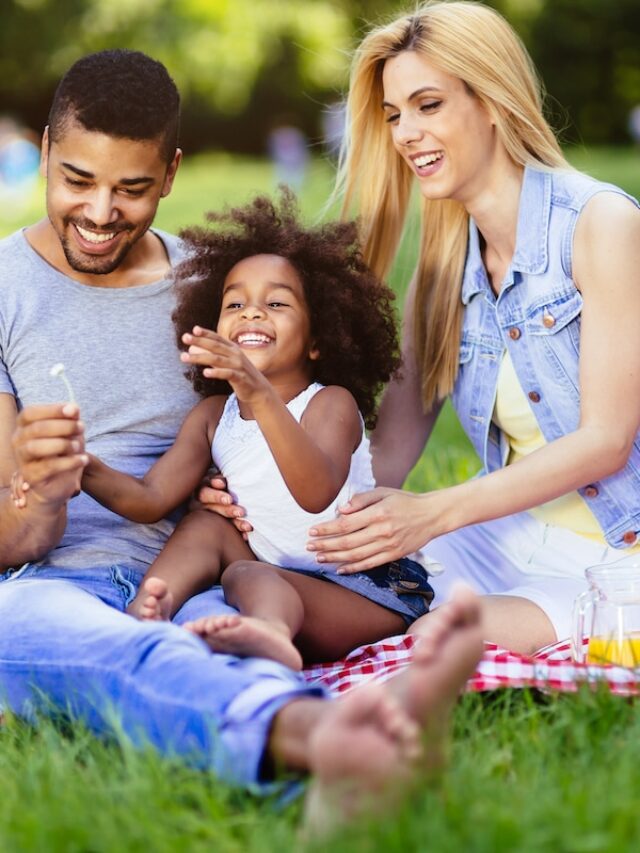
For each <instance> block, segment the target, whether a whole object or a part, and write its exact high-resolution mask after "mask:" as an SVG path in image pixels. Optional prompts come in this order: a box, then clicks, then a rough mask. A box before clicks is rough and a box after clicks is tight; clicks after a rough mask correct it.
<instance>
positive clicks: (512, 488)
mask: <svg viewBox="0 0 640 853" xmlns="http://www.w3.org/2000/svg"><path fill="white" fill-rule="evenodd" d="M574 276H575V280H576V285H577V286H578V288H579V289H580V291H581V292H582V296H583V300H584V301H583V310H582V327H581V342H580V397H581V411H580V423H579V426H578V428H577V429H576V430H575V431H574V432H572V433H569V434H568V435H566V436H563V437H562V438H560V439H557V440H556V441H553V442H551V443H549V444H548V445H546V446H545V447H543V448H541V449H540V450H537V451H535V452H534V453H532V454H530V455H529V456H527V457H526V458H524V459H521V460H520V461H518V462H517V463H515V464H513V465H509V466H507V467H506V468H503V469H501V470H500V471H495V472H493V473H491V474H489V475H487V476H485V477H481V478H479V479H476V480H471V481H469V482H467V483H463V484H461V485H458V486H453V487H451V488H447V489H442V490H440V491H437V492H431V493H428V494H424V495H414V494H410V493H407V492H398V491H395V490H391V489H376V490H375V491H373V492H369V493H367V494H365V495H359V496H357V497H356V498H355V499H353V500H352V501H350V503H349V505H348V506H347V507H345V508H344V514H343V515H342V516H341V518H340V519H338V520H337V521H335V522H330V523H327V524H322V525H317V527H316V528H314V533H313V535H317V536H325V537H328V538H325V539H314V540H313V541H312V543H310V548H311V550H315V551H316V552H318V555H319V559H320V562H323V561H324V560H327V561H332V562H334V561H335V562H345V563H349V568H348V571H361V570H365V569H369V568H372V567H373V566H375V565H378V564H380V563H382V562H385V561H386V560H390V559H395V558H396V557H398V556H400V555H401V554H405V553H410V552H412V551H414V550H416V549H417V548H418V547H420V546H422V545H424V544H425V543H426V542H428V541H430V540H431V539H433V538H435V537H436V536H440V535H442V534H443V533H447V532H449V531H451V530H456V529H457V528H460V527H464V526H466V525H468V524H474V523H477V522H482V521H488V520H489V519H492V518H499V517H502V516H506V515H510V514H512V513H516V512H519V511H521V510H526V509H530V508H531V507H535V506H539V505H540V504H543V503H546V502H547V501H549V500H552V499H554V498H556V497H559V496H560V495H564V494H567V493H568V492H571V491H573V490H574V489H576V488H578V487H580V486H585V485H587V484H589V483H592V482H595V481H597V480H600V479H602V478H604V477H608V476H610V475H611V474H614V473H615V472H616V471H619V470H620V469H621V468H622V467H623V466H624V465H625V463H626V461H627V459H628V457H629V453H630V451H631V447H632V445H633V440H634V437H635V435H636V433H637V432H638V428H639V426H640V335H639V334H638V325H639V323H640V211H638V210H637V209H636V208H634V207H633V206H632V205H631V204H630V202H629V201H628V200H626V199H624V198H622V197H620V196H617V195H615V194H612V193H602V194H599V195H597V196H594V198H593V199H591V201H590V202H589V203H588V204H587V206H586V207H585V210H584V211H583V213H582V215H581V216H580V219H579V220H578V226H577V229H576V235H575V240H574ZM542 391H543V393H544V389H542Z"/></svg>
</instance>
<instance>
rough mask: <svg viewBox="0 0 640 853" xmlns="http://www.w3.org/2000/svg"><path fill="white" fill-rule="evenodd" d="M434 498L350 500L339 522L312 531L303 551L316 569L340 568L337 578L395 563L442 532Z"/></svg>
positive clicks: (368, 495) (389, 495)
mask: <svg viewBox="0 0 640 853" xmlns="http://www.w3.org/2000/svg"><path fill="white" fill-rule="evenodd" d="M438 494H439V493H438V492H434V493H429V494H425V495H416V494H413V493H412V492H404V491H400V490H399V489H385V488H378V489H374V490H373V491H372V492H364V493H363V494H361V495H355V497H353V498H352V499H351V500H350V501H349V503H348V504H345V506H342V507H340V513H341V515H340V517H339V518H337V519H336V520H335V521H328V522H325V523H324V524H318V525H316V526H315V527H312V528H311V530H310V531H309V533H310V535H311V536H312V537H313V538H312V539H311V541H310V542H309V543H308V545H307V549H308V550H309V551H314V552H315V553H316V555H317V560H318V562H319V563H324V562H327V563H342V564H344V565H342V566H341V567H340V569H339V570H338V572H339V574H353V573H354V572H364V571H367V570H368V569H373V568H375V567H376V566H380V565H382V564H383V563H388V562H390V561H391V560H397V559H398V558H399V557H404V556H405V555H406V554H411V553H412V552H413V551H417V550H418V548H421V547H422V546H423V545H424V544H425V543H426V542H428V541H429V540H430V539H433V538H434V537H435V536H439V535H440V533H442V532H444V530H439V529H438V527H439V524H438V523H437V521H436V515H437V514H439V513H437V514H436V512H435V510H436V507H437V504H436V503H435V497H436V495H438Z"/></svg>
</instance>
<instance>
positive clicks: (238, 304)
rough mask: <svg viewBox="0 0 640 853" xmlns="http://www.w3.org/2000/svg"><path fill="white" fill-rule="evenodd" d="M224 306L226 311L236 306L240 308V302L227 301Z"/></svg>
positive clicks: (234, 308)
mask: <svg viewBox="0 0 640 853" xmlns="http://www.w3.org/2000/svg"><path fill="white" fill-rule="evenodd" d="M224 307H225V310H226V311H236V310H237V309H238V308H242V302H229V303H227V305H225V306H224Z"/></svg>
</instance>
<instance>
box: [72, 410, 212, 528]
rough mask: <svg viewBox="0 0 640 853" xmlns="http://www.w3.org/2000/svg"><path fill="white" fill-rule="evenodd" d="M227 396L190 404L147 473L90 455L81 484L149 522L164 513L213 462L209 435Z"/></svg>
mask: <svg viewBox="0 0 640 853" xmlns="http://www.w3.org/2000/svg"><path fill="white" fill-rule="evenodd" d="M223 399H224V398H220V397H209V398H207V399H206V400H203V401H202V402H201V403H199V404H198V405H197V406H196V407H195V408H194V409H192V411H191V412H190V413H189V414H188V415H187V417H186V419H185V422H184V423H183V425H182V427H181V428H180V432H179V433H178V436H177V438H176V440H175V442H174V444H173V446H172V447H171V448H170V449H169V450H168V451H167V452H166V453H165V454H164V455H163V456H161V457H160V459H159V460H158V461H157V462H156V463H155V465H153V467H152V468H150V469H149V471H148V472H147V473H146V474H145V475H144V477H142V478H140V479H138V478H136V477H132V476H130V475H129V474H124V473H122V472H121V471H116V470H114V469H113V468H110V467H109V466H108V465H106V464H105V463H104V462H102V461H101V460H100V459H97V458H96V457H95V456H90V457H89V464H88V465H87V467H86V468H85V471H84V474H83V477H82V488H83V489H84V491H85V492H87V493H88V494H90V495H91V496H92V497H93V498H95V500H97V501H98V502H99V503H101V504H102V505H103V506H106V507H107V509H110V510H112V512H116V513H118V515H122V516H124V517H125V518H128V519H130V520H131V521H137V522H139V523H142V524H150V523H152V522H154V521H159V520H160V519H161V518H164V517H165V516H166V515H167V514H168V513H169V512H171V511H172V510H173V509H175V508H176V507H177V506H179V505H180V504H181V503H182V502H183V501H185V500H186V499H187V498H188V497H189V495H190V494H191V493H192V492H193V490H194V489H195V488H196V487H197V486H198V485H199V484H200V482H201V481H202V478H203V476H204V475H205V473H206V471H207V470H208V468H209V466H210V464H211V438H210V436H212V434H213V430H215V426H216V425H217V422H218V419H219V417H220V412H221V410H222V404H221V400H223ZM216 413H217V417H216ZM211 425H213V429H212V428H211Z"/></svg>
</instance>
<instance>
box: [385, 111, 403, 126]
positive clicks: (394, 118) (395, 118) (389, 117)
mask: <svg viewBox="0 0 640 853" xmlns="http://www.w3.org/2000/svg"><path fill="white" fill-rule="evenodd" d="M399 118H400V113H387V116H386V118H385V121H386V123H387V124H393V123H394V122H395V121H398V119H399Z"/></svg>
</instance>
